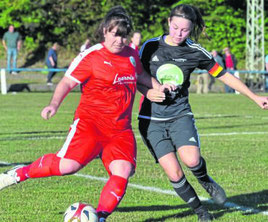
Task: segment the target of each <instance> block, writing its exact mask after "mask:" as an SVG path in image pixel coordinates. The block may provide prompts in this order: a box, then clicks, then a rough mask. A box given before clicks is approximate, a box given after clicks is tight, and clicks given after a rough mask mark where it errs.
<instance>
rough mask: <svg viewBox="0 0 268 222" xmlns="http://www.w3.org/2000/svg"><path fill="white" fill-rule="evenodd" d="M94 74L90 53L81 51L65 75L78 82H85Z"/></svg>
mask: <svg viewBox="0 0 268 222" xmlns="http://www.w3.org/2000/svg"><path fill="white" fill-rule="evenodd" d="M91 74H92V61H91V56H90V55H84V54H83V53H80V54H79V55H78V56H77V57H76V58H75V59H74V60H73V61H72V63H71V65H70V66H69V68H68V69H67V71H66V73H65V76H67V77H68V78H70V79H72V80H73V81H75V82H77V83H78V84H81V83H83V82H84V81H86V80H87V79H88V78H90V76H91Z"/></svg>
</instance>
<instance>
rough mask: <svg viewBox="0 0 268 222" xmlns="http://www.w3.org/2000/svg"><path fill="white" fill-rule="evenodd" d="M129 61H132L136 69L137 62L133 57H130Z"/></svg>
mask: <svg viewBox="0 0 268 222" xmlns="http://www.w3.org/2000/svg"><path fill="white" fill-rule="evenodd" d="M129 60H130V62H131V64H132V65H133V66H134V67H136V61H135V59H134V57H133V56H130V57H129Z"/></svg>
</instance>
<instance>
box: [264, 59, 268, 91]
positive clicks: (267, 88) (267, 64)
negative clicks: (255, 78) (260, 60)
mask: <svg viewBox="0 0 268 222" xmlns="http://www.w3.org/2000/svg"><path fill="white" fill-rule="evenodd" d="M265 70H266V72H268V55H266V56H265ZM264 78H265V92H268V73H267V74H264Z"/></svg>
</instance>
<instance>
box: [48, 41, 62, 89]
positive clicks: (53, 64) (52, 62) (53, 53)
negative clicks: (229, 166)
mask: <svg viewBox="0 0 268 222" xmlns="http://www.w3.org/2000/svg"><path fill="white" fill-rule="evenodd" d="M58 48H59V44H58V43H57V42H55V43H53V45H52V47H51V48H50V49H49V51H48V54H47V58H46V65H47V67H48V68H49V69H53V68H54V69H55V68H57V63H58V55H57V50H58ZM55 74H56V72H55V71H49V73H48V75H47V85H49V86H51V85H53V83H52V78H53V76H54V75H55Z"/></svg>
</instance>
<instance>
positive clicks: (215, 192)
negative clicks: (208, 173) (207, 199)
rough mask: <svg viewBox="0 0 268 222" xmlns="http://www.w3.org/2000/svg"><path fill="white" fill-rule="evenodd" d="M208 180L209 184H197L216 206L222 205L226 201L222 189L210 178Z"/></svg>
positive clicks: (202, 182)
mask: <svg viewBox="0 0 268 222" xmlns="http://www.w3.org/2000/svg"><path fill="white" fill-rule="evenodd" d="M209 179H210V181H209V182H204V181H199V183H200V184H201V185H202V187H203V188H204V189H205V190H206V191H207V192H208V193H209V195H210V196H211V197H212V199H213V200H214V202H215V203H216V204H224V203H225V202H226V199H227V198H226V194H225V191H224V189H223V188H222V187H221V186H220V185H219V184H217V183H216V182H215V181H214V180H213V179H212V178H211V177H209Z"/></svg>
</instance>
